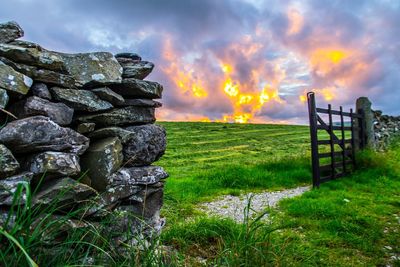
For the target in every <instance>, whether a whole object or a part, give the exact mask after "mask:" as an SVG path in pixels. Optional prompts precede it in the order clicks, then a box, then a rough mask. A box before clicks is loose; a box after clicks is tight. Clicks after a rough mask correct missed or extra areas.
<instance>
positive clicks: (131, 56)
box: [115, 53, 142, 60]
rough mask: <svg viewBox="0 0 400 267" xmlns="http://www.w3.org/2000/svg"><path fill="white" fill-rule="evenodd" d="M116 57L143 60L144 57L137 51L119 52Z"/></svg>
mask: <svg viewBox="0 0 400 267" xmlns="http://www.w3.org/2000/svg"><path fill="white" fill-rule="evenodd" d="M115 58H117V59H119V58H129V59H133V60H142V58H141V57H140V56H139V55H138V54H136V53H118V54H116V55H115Z"/></svg>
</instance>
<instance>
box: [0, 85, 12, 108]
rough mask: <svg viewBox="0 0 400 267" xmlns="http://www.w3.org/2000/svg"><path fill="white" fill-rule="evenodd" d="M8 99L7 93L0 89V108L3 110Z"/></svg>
mask: <svg viewBox="0 0 400 267" xmlns="http://www.w3.org/2000/svg"><path fill="white" fill-rule="evenodd" d="M9 99H10V98H9V97H8V94H7V91H6V90H4V89H1V88H0V108H5V107H6V106H7V103H8V100H9Z"/></svg>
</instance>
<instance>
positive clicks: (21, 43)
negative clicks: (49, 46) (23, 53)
mask: <svg viewBox="0 0 400 267" xmlns="http://www.w3.org/2000/svg"><path fill="white" fill-rule="evenodd" d="M8 44H10V45H16V46H21V47H25V48H35V49H37V50H39V51H43V50H44V49H43V48H42V47H41V46H40V45H38V44H35V43H33V42H29V41H26V40H14V41H12V42H9V43H8Z"/></svg>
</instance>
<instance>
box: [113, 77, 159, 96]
mask: <svg viewBox="0 0 400 267" xmlns="http://www.w3.org/2000/svg"><path fill="white" fill-rule="evenodd" d="M109 87H110V88H111V89H112V90H113V91H114V92H116V93H118V94H120V95H122V96H124V97H131V98H147V99H153V98H161V95H162V91H163V87H162V85H161V84H159V83H157V82H151V81H143V80H139V79H134V78H127V79H123V80H122V82H121V83H116V84H110V85H109Z"/></svg>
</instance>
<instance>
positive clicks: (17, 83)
mask: <svg viewBox="0 0 400 267" xmlns="http://www.w3.org/2000/svg"><path fill="white" fill-rule="evenodd" d="M0 45H1V44H0ZM32 83H33V81H32V79H31V78H29V77H27V76H25V75H23V74H21V73H19V72H16V71H15V70H14V69H13V68H11V67H10V66H7V65H6V64H4V63H3V62H2V61H0V88H1V89H5V90H7V91H10V92H15V93H18V94H22V95H26V94H27V93H28V91H29V88H30V87H31V85H32Z"/></svg>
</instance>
